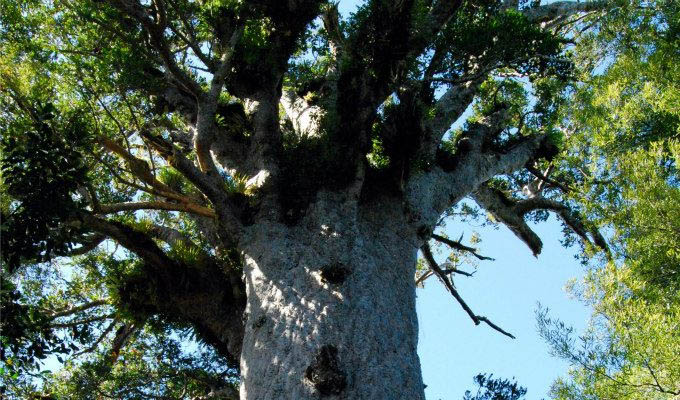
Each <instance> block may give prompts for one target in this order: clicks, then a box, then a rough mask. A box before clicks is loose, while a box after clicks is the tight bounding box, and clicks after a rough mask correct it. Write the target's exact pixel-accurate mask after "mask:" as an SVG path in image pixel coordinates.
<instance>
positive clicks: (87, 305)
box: [48, 300, 109, 319]
mask: <svg viewBox="0 0 680 400" xmlns="http://www.w3.org/2000/svg"><path fill="white" fill-rule="evenodd" d="M106 304H109V303H108V301H106V300H94V301H91V302H89V303H85V304H81V305H79V306H76V307H71V308H68V309H66V310H62V311H57V312H54V313H52V314H50V315H49V316H48V318H50V319H55V318H59V317H65V316H67V315H71V314H75V313H77V312H80V311H85V310H89V309H90V308H94V307H99V306H103V305H106Z"/></svg>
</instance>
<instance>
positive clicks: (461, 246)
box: [431, 233, 494, 276]
mask: <svg viewBox="0 0 680 400" xmlns="http://www.w3.org/2000/svg"><path fill="white" fill-rule="evenodd" d="M431 237H432V239H434V240H436V241H438V242H441V243H444V244H445V245H447V246H449V247H451V248H453V249H456V250H460V251H466V252H468V253H471V254H472V255H473V256H475V257H477V258H478V259H479V260H491V261H494V259H493V258H491V257H484V256H482V255H480V254H479V253H477V249H475V248H473V247H468V246H466V245H464V244H462V243H460V240H459V241H457V242H455V241H453V240H451V239H448V238H445V237H443V236H439V235H437V234H436V233H433V234H432V235H431ZM470 276H471V275H470Z"/></svg>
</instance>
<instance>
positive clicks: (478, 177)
mask: <svg viewBox="0 0 680 400" xmlns="http://www.w3.org/2000/svg"><path fill="white" fill-rule="evenodd" d="M506 118H507V113H506V112H505V111H504V110H499V111H498V112H496V113H495V114H493V115H491V116H489V117H487V118H485V119H484V120H482V121H481V122H479V123H476V124H473V125H471V126H470V128H469V130H468V131H466V132H464V133H463V135H462V136H461V138H460V139H459V140H458V143H457V149H456V152H455V153H454V154H450V153H447V152H444V151H443V150H441V149H440V151H439V152H438V153H437V165H436V166H434V167H433V168H431V169H430V170H428V171H424V172H421V173H420V174H416V175H413V176H412V177H411V178H410V179H409V182H408V184H407V186H406V195H407V201H408V204H409V207H410V210H411V212H412V221H413V223H414V226H415V227H416V229H421V227H422V228H423V229H432V228H433V227H434V225H435V224H436V222H437V221H438V219H439V216H440V215H441V214H442V213H443V212H444V211H446V210H447V209H449V208H450V207H452V206H453V205H455V204H457V203H458V202H459V201H460V200H462V199H463V198H464V197H465V196H467V195H469V194H470V193H471V192H472V191H473V190H475V189H476V188H477V187H478V186H479V185H480V184H481V183H482V182H485V181H487V180H489V179H491V178H492V177H494V176H496V175H499V174H509V173H511V172H513V171H516V170H518V169H520V168H522V167H523V166H524V165H525V164H526V163H527V161H529V160H530V159H533V158H536V157H537V156H538V155H540V154H541V153H542V151H543V147H545V137H544V136H526V137H522V138H520V139H519V140H517V141H515V142H514V143H513V144H511V145H509V146H507V147H506V148H502V149H495V148H493V146H488V145H487V143H488V142H489V141H490V139H491V138H493V137H494V136H495V135H497V134H498V133H500V132H501V131H502V129H503V128H504V127H505V123H506Z"/></svg>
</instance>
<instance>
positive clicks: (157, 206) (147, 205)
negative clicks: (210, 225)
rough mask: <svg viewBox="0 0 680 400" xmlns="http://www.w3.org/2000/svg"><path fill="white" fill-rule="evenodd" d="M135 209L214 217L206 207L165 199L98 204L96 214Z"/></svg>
mask: <svg viewBox="0 0 680 400" xmlns="http://www.w3.org/2000/svg"><path fill="white" fill-rule="evenodd" d="M136 210H166V211H182V212H188V213H192V214H197V215H202V216H204V217H211V218H214V217H215V216H216V214H215V212H214V211H213V210H211V209H209V208H207V207H203V206H200V205H198V204H195V203H169V202H166V201H138V202H130V203H113V204H100V205H99V209H98V210H97V212H96V214H112V213H117V212H120V211H136Z"/></svg>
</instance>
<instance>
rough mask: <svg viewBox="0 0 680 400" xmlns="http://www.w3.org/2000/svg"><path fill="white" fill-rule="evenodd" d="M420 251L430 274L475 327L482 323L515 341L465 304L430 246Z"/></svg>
mask: <svg viewBox="0 0 680 400" xmlns="http://www.w3.org/2000/svg"><path fill="white" fill-rule="evenodd" d="M421 250H422V252H423V255H424V256H425V261H426V262H427V265H428V267H430V269H431V270H432V272H433V273H434V274H435V275H437V278H439V280H440V281H441V282H442V283H443V284H444V286H446V289H447V290H448V291H449V293H451V295H452V296H453V297H454V298H455V299H456V301H457V302H458V304H460V306H461V307H463V310H465V312H466V313H467V314H468V315H469V316H470V318H471V319H472V321H473V322H474V323H475V325H479V324H480V322H484V323H486V324H487V325H489V326H490V327H491V328H493V329H495V330H497V331H498V332H500V333H502V334H503V335H505V336H507V337H509V338H512V339H515V336H513V335H512V334H510V333H508V332H507V331H505V330H503V329H502V328H500V327H499V326H498V325H496V324H494V323H493V322H491V321H490V320H489V319H488V318H486V317H483V316H479V315H477V314H475V313H474V312H473V311H472V309H471V308H470V307H469V306H468V305H467V303H465V300H463V298H462V297H461V296H460V294H458V291H457V290H456V288H455V287H453V285H452V284H451V282H450V281H449V280H448V278H447V277H446V274H445V273H444V271H442V269H441V268H440V267H439V265H437V262H436V261H435V259H434V256H433V255H432V251H431V250H430V245H429V244H427V243H425V244H424V245H423V247H421Z"/></svg>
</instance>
